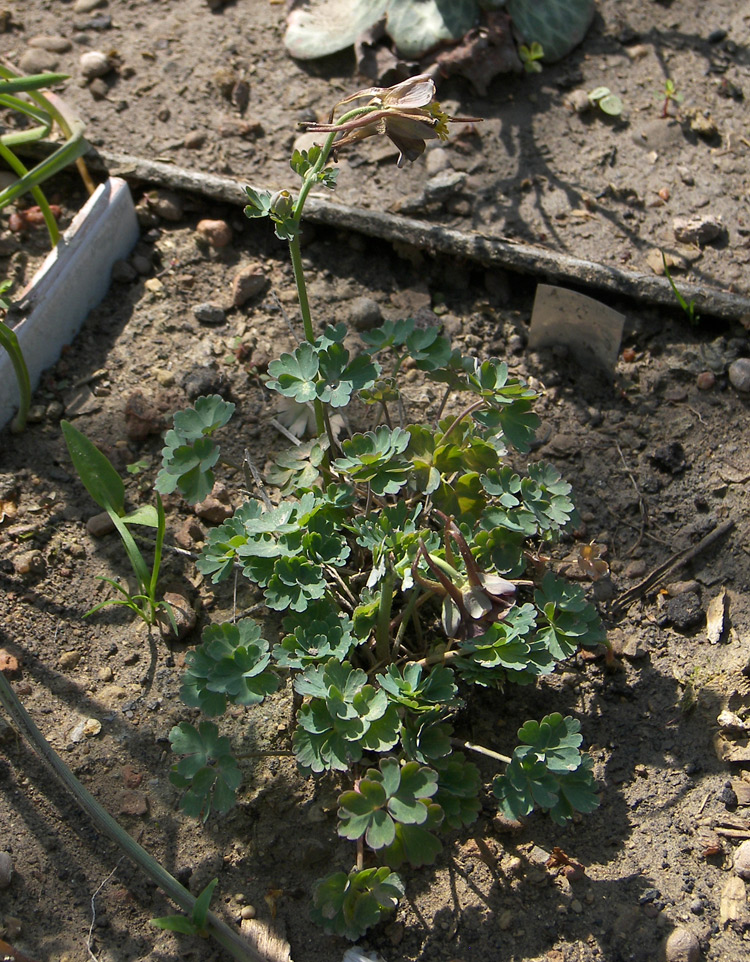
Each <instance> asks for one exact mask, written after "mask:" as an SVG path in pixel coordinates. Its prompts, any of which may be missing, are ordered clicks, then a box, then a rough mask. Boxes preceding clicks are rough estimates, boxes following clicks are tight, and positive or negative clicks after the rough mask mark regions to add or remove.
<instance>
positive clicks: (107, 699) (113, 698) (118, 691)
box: [98, 685, 128, 708]
mask: <svg viewBox="0 0 750 962" xmlns="http://www.w3.org/2000/svg"><path fill="white" fill-rule="evenodd" d="M127 697H128V690H127V688H123V687H122V685H105V686H104V688H102V689H101V691H99V692H98V700H99V701H100V702H101V703H102V705H105V706H106V707H107V708H114V707H115V706H116V705H117V702H118V701H123V700H124V699H125V698H127Z"/></svg>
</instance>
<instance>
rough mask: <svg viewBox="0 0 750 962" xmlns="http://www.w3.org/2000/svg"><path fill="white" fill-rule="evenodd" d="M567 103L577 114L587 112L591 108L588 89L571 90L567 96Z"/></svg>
mask: <svg viewBox="0 0 750 962" xmlns="http://www.w3.org/2000/svg"><path fill="white" fill-rule="evenodd" d="M565 103H566V105H567V106H568V107H569V108H570V109H571V110H573V111H575V113H577V114H585V113H586V111H588V110H591V101H590V100H589V95H588V92H587V91H586V90H581V89H580V88H579V89H577V90H571V91H570V93H569V94H568V95H567V97H566V98H565Z"/></svg>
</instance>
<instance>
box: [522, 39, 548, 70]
mask: <svg viewBox="0 0 750 962" xmlns="http://www.w3.org/2000/svg"><path fill="white" fill-rule="evenodd" d="M518 56H519V57H520V58H521V63H522V64H523V69H524V70H525V71H526V73H541V72H542V65H541V63H540V62H539V61H540V60H542V59H543V57H544V48H543V47H542V45H541V44H540V43H538V42H537V41H536V40H535V41H534V42H533V43H532V44H531V45H530V46H529V45H527V44H525V43H522V44H521V46H520V47H519V48H518Z"/></svg>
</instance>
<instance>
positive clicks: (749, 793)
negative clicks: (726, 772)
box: [732, 778, 750, 808]
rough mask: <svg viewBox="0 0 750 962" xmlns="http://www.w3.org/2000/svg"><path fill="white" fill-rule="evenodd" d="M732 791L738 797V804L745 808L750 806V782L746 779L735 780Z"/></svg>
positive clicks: (733, 780)
mask: <svg viewBox="0 0 750 962" xmlns="http://www.w3.org/2000/svg"><path fill="white" fill-rule="evenodd" d="M732 789H733V791H734V794H735V795H736V796H737V804H738V805H740V806H741V807H742V808H744V807H745V806H747V805H750V782H748V781H745V779H744V778H733V779H732Z"/></svg>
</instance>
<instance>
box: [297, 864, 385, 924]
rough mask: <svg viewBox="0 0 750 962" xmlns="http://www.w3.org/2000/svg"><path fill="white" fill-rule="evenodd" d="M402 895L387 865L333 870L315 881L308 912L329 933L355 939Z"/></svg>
mask: <svg viewBox="0 0 750 962" xmlns="http://www.w3.org/2000/svg"><path fill="white" fill-rule="evenodd" d="M403 894H404V885H403V882H402V881H401V879H400V878H399V876H398V875H396V873H395V872H391V870H390V869H389V868H388V867H387V866H384V867H383V868H369V869H362V870H361V871H359V872H357V871H356V870H355V871H353V872H350V874H349V875H346V873H344V872H336V873H334V874H333V875H329V876H327V877H326V878H323V879H319V880H318V882H316V884H315V888H314V890H313V906H314V907H313V910H312V912H311V915H312V918H313V920H314V921H315V922H317V923H318V925H321V926H322V927H323V929H324V930H325V931H326V932H328V933H329V934H330V935H339V936H343V937H344V938H347V939H350V940H351V941H352V942H355V941H356V940H357V939H358V938H359V937H360V936H361V935H364V934H365V932H366V931H367V930H368V929H369V928H371V927H372V926H373V925H376V924H377V923H378V922H379V921H380V920H381V918H382V917H383V916H384V915H385V914H386V913H387V912H391V911H392V910H393V909H395V907H396V905H397V904H398V900H399V899H400V898H401V897H402V896H403Z"/></svg>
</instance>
